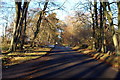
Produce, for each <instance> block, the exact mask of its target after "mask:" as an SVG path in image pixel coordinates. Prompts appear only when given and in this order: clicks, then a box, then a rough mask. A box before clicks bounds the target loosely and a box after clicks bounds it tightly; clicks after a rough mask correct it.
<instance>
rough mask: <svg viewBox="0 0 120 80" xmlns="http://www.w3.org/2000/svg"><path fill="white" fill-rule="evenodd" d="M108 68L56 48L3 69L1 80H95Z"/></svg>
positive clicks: (79, 55)
mask: <svg viewBox="0 0 120 80" xmlns="http://www.w3.org/2000/svg"><path fill="white" fill-rule="evenodd" d="M56 51H57V52H56ZM109 67H110V66H108V65H106V64H104V63H101V62H98V61H97V60H95V59H92V58H91V57H90V56H88V55H83V54H80V53H79V52H74V50H71V49H69V48H63V47H62V48H61V47H58V48H55V49H54V50H52V51H51V52H50V54H49V55H47V56H44V57H42V58H39V59H35V60H31V61H28V62H26V63H21V64H19V65H15V66H11V67H9V68H8V69H3V79H9V78H17V79H30V78H32V79H38V78H39V79H50V78H57V79H58V78H59V77H60V78H62V77H67V78H73V79H74V78H83V77H87V78H89V77H92V78H96V77H99V76H100V75H102V74H103V73H104V72H105V71H106V70H108V69H109ZM118 76H119V75H118Z"/></svg>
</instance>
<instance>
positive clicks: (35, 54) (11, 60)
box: [0, 47, 52, 66]
mask: <svg viewBox="0 0 120 80" xmlns="http://www.w3.org/2000/svg"><path fill="white" fill-rule="evenodd" d="M51 49H52V48H40V47H36V48H29V49H27V50H25V51H20V50H18V51H16V52H12V53H9V54H1V55H0V59H2V64H3V66H11V65H15V64H19V63H22V62H25V61H28V60H32V59H36V58H39V57H41V56H43V55H45V54H47V53H48V52H49V51H50V50H51Z"/></svg>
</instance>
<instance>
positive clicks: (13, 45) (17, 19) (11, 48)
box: [9, 2, 21, 51]
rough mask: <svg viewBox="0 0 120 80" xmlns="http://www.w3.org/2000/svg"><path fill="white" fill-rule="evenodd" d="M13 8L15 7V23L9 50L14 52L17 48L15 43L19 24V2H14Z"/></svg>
mask: <svg viewBox="0 0 120 80" xmlns="http://www.w3.org/2000/svg"><path fill="white" fill-rule="evenodd" d="M15 6H16V21H15V23H14V29H13V37H12V39H11V45H10V48H9V50H10V51H15V50H16V48H17V43H18V41H17V40H18V37H17V36H18V30H19V27H18V24H19V20H20V14H21V13H20V12H21V11H20V10H21V2H15Z"/></svg>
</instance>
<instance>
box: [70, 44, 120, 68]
mask: <svg viewBox="0 0 120 80" xmlns="http://www.w3.org/2000/svg"><path fill="white" fill-rule="evenodd" d="M72 49H73V50H77V51H79V52H80V53H82V54H86V55H90V56H91V57H93V58H94V59H97V60H100V61H103V62H106V63H107V64H110V65H112V66H113V67H115V68H117V69H118V70H120V56H116V55H115V53H111V52H108V53H100V52H96V51H95V50H90V49H80V47H79V46H76V47H72Z"/></svg>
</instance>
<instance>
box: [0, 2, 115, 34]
mask: <svg viewBox="0 0 120 80" xmlns="http://www.w3.org/2000/svg"><path fill="white" fill-rule="evenodd" d="M0 1H2V2H0V36H1V35H2V34H3V33H2V32H3V30H4V29H3V23H5V22H6V20H4V19H2V17H3V16H8V17H9V21H8V22H10V21H11V20H13V19H14V17H15V15H14V14H13V13H15V9H14V8H13V9H11V8H10V9H8V8H6V9H5V8H3V7H1V6H4V7H11V6H12V7H14V6H15V4H14V0H0ZM37 1H43V0H32V2H31V3H30V7H31V8H32V7H33V8H35V7H37V5H34V4H32V3H33V2H37ZM51 1H53V2H56V3H60V5H62V4H63V3H64V2H65V1H66V0H51ZM79 1H81V2H86V1H87V0H67V1H66V3H65V4H64V7H65V8H64V10H65V11H64V10H55V11H54V12H56V13H57V18H59V19H60V20H64V19H65V17H66V16H67V15H74V11H75V8H74V6H75V4H77V3H78V2H79ZM109 1H114V0H109ZM4 2H6V3H7V4H5V3H4ZM2 10H4V12H3V11H2Z"/></svg>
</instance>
